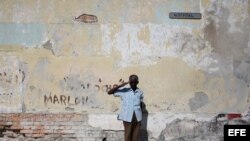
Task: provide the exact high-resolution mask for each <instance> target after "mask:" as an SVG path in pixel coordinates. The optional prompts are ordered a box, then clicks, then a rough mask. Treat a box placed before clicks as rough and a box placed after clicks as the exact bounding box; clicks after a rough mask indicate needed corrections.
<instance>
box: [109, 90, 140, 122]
mask: <svg viewBox="0 0 250 141" xmlns="http://www.w3.org/2000/svg"><path fill="white" fill-rule="evenodd" d="M114 96H116V97H120V98H121V109H120V113H119V115H118V120H123V121H127V122H131V121H132V118H133V113H134V112H135V116H136V119H137V121H141V120H142V110H141V102H142V100H143V92H142V91H141V90H140V89H139V88H137V89H136V90H135V91H133V90H132V89H131V88H120V89H118V90H117V91H116V92H115V93H114Z"/></svg>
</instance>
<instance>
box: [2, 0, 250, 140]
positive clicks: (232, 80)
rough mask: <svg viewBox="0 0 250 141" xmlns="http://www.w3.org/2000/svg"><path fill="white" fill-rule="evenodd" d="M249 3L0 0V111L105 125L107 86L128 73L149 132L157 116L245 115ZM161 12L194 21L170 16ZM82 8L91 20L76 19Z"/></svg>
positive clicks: (111, 106) (110, 111)
mask: <svg viewBox="0 0 250 141" xmlns="http://www.w3.org/2000/svg"><path fill="white" fill-rule="evenodd" d="M249 9H250V1H249V0H218V1H217V0H168V1H163V0H154V1H151V0H137V1H125V0H91V1H88V0H63V1H60V2H59V1H57V0H28V1H24V0H20V1H17V0H1V1H0V64H1V67H0V97H1V100H0V112H4V113H10V112H17V113H19V112H31V113H37V112H52V113H58V112H79V113H81V112H86V111H87V112H88V113H89V114H90V116H93V117H92V118H93V119H96V120H95V122H90V123H93V124H94V125H93V126H99V127H102V128H105V127H106V126H107V125H106V124H109V123H106V124H104V123H101V122H99V121H102V119H99V118H98V117H99V116H100V114H101V115H103V116H104V117H106V116H108V117H109V116H111V117H113V118H108V117H107V118H108V119H113V120H112V122H111V123H112V124H113V123H116V121H115V120H116V119H115V118H114V117H115V116H116V114H117V113H118V111H119V99H116V98H113V97H112V96H108V95H107V94H106V91H107V90H108V89H110V88H111V87H112V86H113V85H114V84H119V83H121V82H123V81H127V79H128V76H129V75H130V74H131V73H136V74H138V75H139V78H140V84H139V87H140V88H141V89H142V90H143V91H144V93H145V104H146V108H147V111H148V113H149V117H148V125H150V126H148V130H150V131H152V132H153V135H154V136H156V137H158V136H159V134H160V133H161V131H162V130H163V129H164V128H165V125H164V127H162V128H157V130H155V126H157V127H158V125H160V124H161V123H158V122H156V121H157V120H159V118H161V117H165V116H164V115H166V114H170V115H169V116H170V117H175V118H178V117H186V116H187V115H190V114H191V115H193V118H198V117H200V116H202V117H203V116H204V115H205V116H206V118H212V117H213V116H214V115H216V114H218V113H224V112H239V113H241V112H244V110H245V109H247V107H248V106H249V100H250V95H249V94H250V84H249V82H250V74H249V72H250V71H249V69H250V55H249V54H250V37H249V33H250V32H249ZM169 12H198V13H201V14H202V19H200V20H177V19H175V20H174V19H169V17H168V14H169ZM83 13H87V14H91V15H95V16H96V17H97V18H98V21H97V22H93V23H84V22H81V21H80V22H79V21H77V20H75V18H76V17H78V16H79V15H81V14H83ZM194 113H195V114H194ZM197 113H198V114H197ZM155 115H157V116H156V117H155ZM194 115H195V116H194ZM95 117H96V118H95ZM92 118H90V119H92ZM175 118H163V119H162V121H164V123H166V122H171V121H173V120H174V119H175ZM164 119H170V120H164ZM201 120H206V119H205V118H201ZM160 121H161V120H160ZM155 122H156V123H157V124H153V123H155ZM107 127H109V126H107ZM117 127H118V128H122V126H121V124H120V123H117ZM110 128H111V129H113V128H116V127H114V126H112V127H110Z"/></svg>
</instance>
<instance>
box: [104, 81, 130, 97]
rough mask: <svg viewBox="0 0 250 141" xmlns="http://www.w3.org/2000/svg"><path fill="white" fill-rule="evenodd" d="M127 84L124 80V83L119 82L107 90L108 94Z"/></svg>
mask: <svg viewBox="0 0 250 141" xmlns="http://www.w3.org/2000/svg"><path fill="white" fill-rule="evenodd" d="M127 84H128V82H124V83H122V84H120V85H118V86H116V87H114V88H112V89H110V90H109V91H108V94H114V93H115V92H116V91H117V90H118V89H119V88H121V87H123V86H125V85H127Z"/></svg>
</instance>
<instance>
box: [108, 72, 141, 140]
mask: <svg viewBox="0 0 250 141" xmlns="http://www.w3.org/2000/svg"><path fill="white" fill-rule="evenodd" d="M138 83H139V78H138V76H137V75H134V74H133V75H130V76H129V82H125V83H123V84H121V85H118V86H117V87H114V88H112V89H110V90H109V91H108V94H114V96H116V97H120V98H121V101H122V102H121V110H120V113H119V115H118V120H122V121H123V125H124V129H125V133H124V139H125V141H138V139H139V135H140V128H141V120H142V109H141V104H142V100H143V92H142V91H141V90H140V89H139V88H138V87H137V84H138ZM127 84H129V85H130V88H128V87H124V86H125V85H127Z"/></svg>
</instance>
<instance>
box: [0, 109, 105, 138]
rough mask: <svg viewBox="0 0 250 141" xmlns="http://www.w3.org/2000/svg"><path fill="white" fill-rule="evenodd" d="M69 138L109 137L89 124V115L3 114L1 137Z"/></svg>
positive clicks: (0, 118)
mask: <svg viewBox="0 0 250 141" xmlns="http://www.w3.org/2000/svg"><path fill="white" fill-rule="evenodd" d="M20 135H22V136H23V137H24V138H33V139H38V138H67V139H73V140H76V139H77V140H85V141H97V140H98V141H101V140H103V139H104V138H105V136H109V135H108V132H105V131H103V130H101V129H98V128H93V127H91V126H89V124H88V115H87V114H76V113H60V114H34V113H32V114H31V113H30V114H29V113H21V114H1V115H0V137H1V138H3V137H10V138H16V137H17V136H20Z"/></svg>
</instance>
